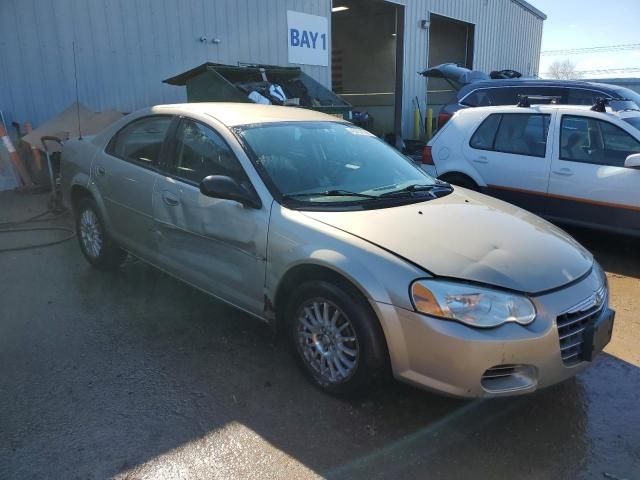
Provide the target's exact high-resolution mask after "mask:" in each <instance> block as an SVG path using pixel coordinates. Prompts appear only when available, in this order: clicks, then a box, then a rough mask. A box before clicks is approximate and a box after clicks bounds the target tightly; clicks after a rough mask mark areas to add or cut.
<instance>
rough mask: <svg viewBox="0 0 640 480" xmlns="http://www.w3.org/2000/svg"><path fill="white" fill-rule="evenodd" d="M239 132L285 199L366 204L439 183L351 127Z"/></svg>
mask: <svg viewBox="0 0 640 480" xmlns="http://www.w3.org/2000/svg"><path fill="white" fill-rule="evenodd" d="M238 133H239V134H240V136H241V138H242V139H243V140H244V142H245V144H246V145H247V146H248V147H249V149H250V150H251V151H252V153H253V154H254V160H255V161H256V162H257V164H258V167H259V169H260V170H261V171H262V173H263V174H266V176H267V177H268V181H269V182H268V183H271V185H272V186H273V187H275V189H276V190H277V193H278V194H279V196H280V197H282V198H285V199H294V200H295V201H300V202H323V203H327V202H363V201H366V200H372V199H375V198H378V197H380V195H384V194H387V196H388V194H389V193H392V192H396V191H400V190H403V189H405V190H406V189H409V190H411V187H420V188H425V189H426V188H428V187H433V186H434V185H436V180H434V179H433V178H432V177H430V176H429V175H427V174H426V173H425V172H424V171H423V170H422V169H420V168H419V167H417V166H415V165H414V164H412V163H411V161H410V160H408V159H407V158H406V157H404V156H403V155H401V154H400V153H399V152H397V151H396V150H394V149H393V148H392V147H390V146H389V145H387V144H386V143H384V142H383V141H381V140H380V139H378V138H377V137H375V136H374V135H373V134H371V133H369V132H368V131H366V130H363V129H361V128H358V127H355V126H353V125H351V124H343V123H337V122H335V123H334V122H287V123H273V124H261V125H256V126H250V127H243V128H241V129H238ZM316 194H317V195H316Z"/></svg>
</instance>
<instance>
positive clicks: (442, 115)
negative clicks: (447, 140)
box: [438, 112, 453, 129]
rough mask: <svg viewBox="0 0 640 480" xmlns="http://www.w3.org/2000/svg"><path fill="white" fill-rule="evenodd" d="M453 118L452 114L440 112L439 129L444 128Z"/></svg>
mask: <svg viewBox="0 0 640 480" xmlns="http://www.w3.org/2000/svg"><path fill="white" fill-rule="evenodd" d="M452 116H453V115H451V114H450V113H445V112H440V113H439V114H438V129H440V128H442V127H444V124H445V123H447V122H448V121H449V119H450V118H451V117H452Z"/></svg>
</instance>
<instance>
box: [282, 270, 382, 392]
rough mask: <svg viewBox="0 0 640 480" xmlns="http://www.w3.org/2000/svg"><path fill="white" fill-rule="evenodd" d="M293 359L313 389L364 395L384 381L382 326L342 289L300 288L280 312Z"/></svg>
mask: <svg viewBox="0 0 640 480" xmlns="http://www.w3.org/2000/svg"><path fill="white" fill-rule="evenodd" d="M286 320H287V326H288V331H289V337H290V341H291V343H292V344H293V347H294V351H295V355H296V359H297V360H298V363H299V364H300V366H301V367H302V369H303V371H304V372H305V373H306V374H307V376H308V377H309V378H310V379H311V381H312V382H313V383H314V385H315V386H317V387H318V388H320V389H321V390H323V391H325V392H327V393H330V394H335V395H353V394H357V393H362V392H364V391H367V390H368V389H369V388H370V387H371V385H372V384H373V383H374V382H375V381H376V380H381V379H386V378H387V377H388V353H387V348H386V342H385V340H384V335H383V332H382V328H381V327H380V324H379V322H378V319H377V318H376V317H375V314H374V312H373V311H372V309H371V307H370V305H369V304H368V302H367V300H366V299H365V298H364V297H363V296H362V295H361V294H360V292H358V291H356V290H355V289H354V288H352V287H350V286H348V285H342V284H338V285H336V284H334V283H329V282H327V281H324V280H317V281H310V282H306V283H303V284H302V285H300V286H299V287H298V288H297V289H296V290H295V291H294V292H293V294H292V295H291V297H290V299H289V302H288V307H287V311H286Z"/></svg>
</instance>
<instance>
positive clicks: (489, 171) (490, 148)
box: [463, 112, 551, 214]
mask: <svg viewBox="0 0 640 480" xmlns="http://www.w3.org/2000/svg"><path fill="white" fill-rule="evenodd" d="M550 118H551V116H550V115H546V114H540V113H528V112H523V113H494V114H491V115H489V116H488V117H486V118H485V119H484V121H483V122H482V123H481V124H480V126H479V127H478V128H477V129H476V130H475V132H474V133H473V135H472V136H471V139H470V140H469V142H468V143H467V144H465V146H464V147H463V148H464V152H465V157H466V158H467V160H468V161H469V162H470V164H471V165H472V166H473V167H474V168H475V169H476V170H477V171H478V173H479V174H480V177H481V178H482V179H483V180H484V181H485V182H486V183H487V186H488V190H489V194H490V195H492V196H495V197H498V198H501V199H503V200H505V201H507V202H510V203H514V204H516V205H518V206H520V207H523V208H526V209H527V210H530V211H532V212H535V213H538V214H543V213H544V209H545V204H546V201H545V200H546V198H545V196H546V193H547V186H548V181H549V168H550V165H551V148H548V146H547V138H548V136H549V123H550Z"/></svg>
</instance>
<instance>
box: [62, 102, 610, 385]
mask: <svg viewBox="0 0 640 480" xmlns="http://www.w3.org/2000/svg"><path fill="white" fill-rule="evenodd" d="M63 184H64V192H65V199H66V201H67V202H68V203H69V205H70V206H71V207H72V208H73V211H74V212H75V218H76V225H77V229H78V232H79V235H78V238H79V246H80V249H81V251H82V253H83V254H84V256H85V257H86V259H87V260H88V261H89V263H90V264H92V265H94V266H96V267H98V268H102V269H112V268H116V267H118V266H119V265H121V264H122V263H123V261H124V259H125V257H126V256H127V253H128V252H130V253H132V254H133V255H135V256H137V257H139V258H141V259H143V260H144V261H146V262H148V263H150V264H152V265H154V266H156V267H159V268H161V269H162V270H163V271H165V272H168V273H170V274H171V275H173V276H175V277H177V278H179V279H181V280H183V281H185V282H187V283H189V284H191V285H193V286H195V287H197V288H199V289H201V290H203V291H205V292H207V293H209V294H210V295H212V296H214V297H216V298H219V299H221V300H223V301H225V302H227V303H230V304H232V305H234V306H236V307H238V308H240V309H242V310H244V311H246V312H248V313H249V314H251V315H253V316H255V317H257V318H259V319H261V320H264V321H266V322H269V323H272V324H274V325H278V326H280V327H282V328H281V329H279V330H278V331H279V332H282V333H283V334H284V335H285V338H286V341H287V342H288V343H289V344H290V345H291V347H292V350H293V351H294V352H295V355H296V357H297V359H298V361H299V363H300V364H301V366H302V368H303V369H304V371H305V372H306V373H307V374H308V376H309V378H310V379H311V380H312V382H313V383H314V384H315V385H317V386H318V387H320V388H321V389H323V390H324V391H327V392H331V393H340V394H343V393H351V392H354V391H358V390H360V389H361V388H363V387H365V386H368V385H370V384H371V383H372V382H374V381H375V380H377V379H379V378H384V377H385V376H386V374H387V372H392V373H393V375H394V376H395V377H396V378H398V379H400V380H403V381H406V382H410V383H413V384H415V385H418V386H421V387H424V388H430V389H433V390H435V391H438V392H443V393H447V394H450V395H456V396H461V397H482V396H498V395H513V394H519V393H527V392H532V391H534V390H536V389H538V388H542V387H545V386H548V385H551V384H554V383H557V382H560V381H562V380H564V379H567V378H569V377H572V376H573V375H575V374H576V373H578V372H579V371H581V370H583V369H584V368H585V367H587V366H588V365H589V363H590V362H591V360H592V359H593V358H594V356H595V355H597V354H598V352H600V351H601V350H602V348H603V347H604V345H605V344H606V343H607V342H608V341H609V338H610V335H611V329H612V325H613V312H612V311H611V310H610V309H609V307H608V301H607V298H608V287H607V282H606V277H605V276H604V273H603V271H602V269H601V268H600V266H599V265H598V264H597V263H596V262H595V261H594V259H593V257H592V256H591V254H590V253H589V252H588V251H586V250H585V249H584V248H582V247H581V246H580V245H579V244H578V243H576V242H575V241H574V240H573V239H572V238H571V237H570V236H569V235H567V234H566V233H564V232H562V231H561V230H559V229H558V228H556V227H554V226H552V225H550V224H548V223H547V222H545V221H544V220H541V219H540V218H538V217H536V216H534V215H532V214H530V213H528V212H526V211H524V210H520V209H518V208H517V207H514V206H512V205H509V204H506V203H503V202H501V201H499V200H495V199H491V198H489V197H485V196H483V195H481V194H479V193H476V192H472V191H469V190H465V189H462V188H458V187H453V186H451V185H449V184H447V183H444V182H441V181H438V180H435V179H434V178H432V177H431V176H429V175H428V174H426V173H425V172H424V171H423V170H422V169H420V168H419V167H418V166H416V165H415V164H414V163H413V162H411V161H410V160H408V159H407V158H406V157H404V156H403V155H402V154H400V153H399V152H397V151H396V150H394V149H393V148H391V147H390V146H388V145H387V144H385V143H384V142H383V141H382V140H380V139H378V138H377V137H375V136H373V135H372V134H371V133H369V132H367V131H366V130H363V129H360V128H358V127H355V126H353V125H352V124H349V123H347V122H345V121H343V120H341V119H337V118H336V117H332V116H330V115H326V114H322V113H318V112H313V111H310V110H303V109H299V108H288V107H276V106H265V105H250V104H225V103H198V104H183V105H166V106H157V107H153V108H151V109H145V110H141V111H139V112H136V113H134V114H131V115H129V116H128V117H126V118H125V119H123V120H121V121H119V122H117V123H116V124H115V125H113V126H112V127H110V128H109V129H107V130H106V131H104V132H103V133H101V134H100V135H98V136H96V137H95V138H93V139H85V140H83V141H72V142H69V143H68V144H67V146H66V149H65V151H64V154H63ZM505 233H506V234H505ZM561 325H562V327H561ZM238 361H242V359H238Z"/></svg>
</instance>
